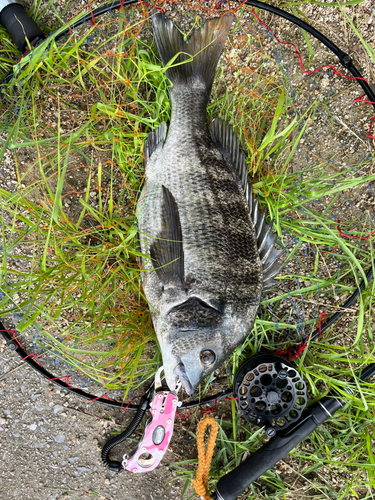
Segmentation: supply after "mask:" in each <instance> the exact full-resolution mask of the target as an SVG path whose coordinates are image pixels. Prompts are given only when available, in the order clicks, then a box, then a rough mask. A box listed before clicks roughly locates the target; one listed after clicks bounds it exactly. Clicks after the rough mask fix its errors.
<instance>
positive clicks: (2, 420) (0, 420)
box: [0, 417, 7, 425]
mask: <svg viewBox="0 0 375 500" xmlns="http://www.w3.org/2000/svg"><path fill="white" fill-rule="evenodd" d="M6 423H7V419H6V418H3V417H0V425H5V424H6Z"/></svg>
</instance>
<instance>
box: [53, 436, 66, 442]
mask: <svg viewBox="0 0 375 500" xmlns="http://www.w3.org/2000/svg"><path fill="white" fill-rule="evenodd" d="M64 441H65V435H64V434H58V435H57V436H56V437H55V442H56V443H63V442H64Z"/></svg>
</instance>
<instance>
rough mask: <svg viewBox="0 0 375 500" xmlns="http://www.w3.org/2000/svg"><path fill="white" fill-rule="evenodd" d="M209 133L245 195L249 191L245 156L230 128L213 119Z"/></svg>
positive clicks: (219, 120)
mask: <svg viewBox="0 0 375 500" xmlns="http://www.w3.org/2000/svg"><path fill="white" fill-rule="evenodd" d="M210 133H211V138H212V140H213V142H214V143H215V144H216V145H217V146H219V147H220V148H221V150H222V152H223V155H224V158H225V159H226V160H229V162H230V163H231V164H232V165H233V167H234V169H235V171H236V174H237V176H238V178H239V179H240V181H241V185H242V189H243V190H244V192H245V193H246V192H247V190H248V189H249V182H248V171H247V166H246V163H245V155H244V154H243V152H242V150H241V148H240V143H239V141H238V139H237V136H236V134H235V133H234V132H233V129H232V127H231V126H230V125H228V124H227V123H226V122H225V121H224V120H221V119H220V118H214V119H213V120H212V122H211V125H210Z"/></svg>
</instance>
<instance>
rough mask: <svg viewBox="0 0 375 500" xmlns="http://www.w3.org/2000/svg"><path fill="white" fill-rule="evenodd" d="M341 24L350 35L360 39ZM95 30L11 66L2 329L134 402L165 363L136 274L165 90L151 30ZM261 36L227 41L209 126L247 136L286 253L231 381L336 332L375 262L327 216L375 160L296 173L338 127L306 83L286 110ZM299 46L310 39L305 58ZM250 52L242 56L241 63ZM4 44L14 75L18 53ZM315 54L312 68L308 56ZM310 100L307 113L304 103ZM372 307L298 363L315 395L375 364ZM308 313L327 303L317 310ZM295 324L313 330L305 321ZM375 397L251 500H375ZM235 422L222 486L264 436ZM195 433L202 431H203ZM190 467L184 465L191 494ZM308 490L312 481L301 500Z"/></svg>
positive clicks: (219, 456) (354, 191) (362, 231)
mask: <svg viewBox="0 0 375 500" xmlns="http://www.w3.org/2000/svg"><path fill="white" fill-rule="evenodd" d="M301 3H303V2H294V3H293V2H292V3H289V4H290V5H292V4H293V5H300V4H301ZM317 3H319V2H317ZM358 3H359V2H349V3H348V5H352V4H353V5H354V4H358ZM41 5H42V4H41V2H35V4H34V9H36V10H34V14H35V15H36V16H37V17H38V16H40V18H41V19H42V17H43V10H41ZM51 6H52V2H51ZM196 12H197V11H194V13H196ZM60 17H64V16H63V14H61V15H60ZM348 22H349V26H350V27H351V29H353V31H354V32H356V30H358V26H356V24H355V23H351V21H350V19H348ZM350 23H351V24H350ZM98 25H99V27H100V31H99V32H98V31H97V30H96V29H95V27H87V26H86V27H85V28H82V30H81V31H80V32H79V34H77V35H76V37H75V38H69V39H67V40H65V41H60V42H58V43H54V42H52V43H51V44H50V45H49V46H48V48H47V43H45V44H44V45H41V46H40V47H38V48H37V49H36V50H35V51H33V52H32V53H31V55H30V57H29V58H25V59H24V60H23V61H21V63H20V64H18V65H17V66H16V68H15V77H14V79H13V81H12V82H11V83H10V84H9V85H8V86H7V87H5V88H4V89H3V90H4V92H5V93H6V96H5V101H4V102H5V103H6V109H4V120H6V133H7V138H6V141H5V143H4V144H3V148H2V151H3V152H4V151H5V149H6V148H9V149H10V150H11V151H12V152H13V154H14V156H15V158H16V174H17V181H18V184H17V190H15V191H13V192H12V191H10V192H8V191H6V190H5V189H4V188H1V189H0V200H1V201H0V204H1V207H2V209H3V210H4V211H5V212H3V213H5V214H6V215H5V216H4V224H3V226H2V243H1V245H2V246H3V247H4V248H5V247H6V248H7V254H8V255H7V254H6V253H5V252H4V253H3V256H2V265H1V269H0V273H1V274H0V276H1V290H2V292H3V294H4V296H3V298H2V299H1V302H0V317H1V316H8V315H9V314H10V313H12V312H14V313H17V314H20V315H21V316H22V317H21V319H20V322H19V323H18V325H17V330H18V332H19V335H20V337H21V340H25V341H27V340H28V339H29V338H30V335H31V333H30V332H31V327H32V326H33V325H34V326H35V325H36V326H37V327H38V329H39V330H40V337H37V338H36V342H37V343H38V342H39V344H40V348H42V349H44V350H52V351H53V353H54V355H55V356H56V357H59V358H61V359H62V360H63V361H64V363H65V364H64V365H63V367H66V366H70V367H71V369H72V371H74V372H76V373H78V374H79V376H81V377H83V378H86V379H89V380H92V381H93V383H94V384H95V386H96V387H97V388H101V390H102V391H105V390H109V391H110V390H121V391H122V393H123V397H124V399H126V398H127V396H128V392H129V391H133V390H134V389H136V388H137V387H138V386H139V385H141V384H142V383H144V381H145V380H149V379H151V378H152V376H153V374H154V372H155V369H156V367H157V366H158V365H159V364H160V362H161V356H160V353H159V351H158V347H157V343H156V339H155V335H154V332H153V328H152V323H151V318H150V314H149V311H148V308H147V303H146V301H145V298H144V295H143V290H142V287H141V272H142V270H140V269H139V267H138V265H137V257H138V256H139V251H138V248H137V241H136V233H137V228H136V220H135V206H136V202H137V198H138V195H139V192H140V188H141V184H142V179H143V143H144V140H145V138H146V137H147V133H148V132H149V131H151V130H154V129H155V128H156V127H157V126H158V124H159V123H160V122H161V121H166V122H167V123H168V120H169V116H170V102H169V97H168V87H169V82H168V80H167V78H166V76H165V71H164V70H163V69H162V67H161V63H160V61H159V59H158V55H157V51H156V48H155V46H154V45H153V44H152V43H151V42H150V39H149V38H147V37H144V38H140V37H139V31H140V29H141V28H142V25H143V18H142V17H134V18H133V19H132V20H130V21H126V20H124V19H123V18H121V17H120V19H118V18H116V17H114V18H113V20H112V21H111V20H110V19H105V20H102V21H101V22H99V21H98ZM119 25H120V26H119ZM56 27H57V26H56ZM250 28H251V23H250V21H248V22H247V24H245V29H244V32H243V33H242V34H241V35H240V36H238V37H237V39H236V40H234V39H231V41H230V42H229V43H228V44H227V47H226V52H225V56H224V58H223V63H222V64H221V66H220V67H219V68H218V73H217V77H216V79H215V84H214V88H213V92H212V98H211V101H210V104H209V107H208V117H209V119H211V118H212V117H215V116H220V117H221V118H223V119H225V120H227V121H229V122H230V123H231V124H232V125H233V127H234V129H235V131H236V133H237V134H238V136H239V137H240V140H241V143H242V144H243V146H244V149H245V152H246V155H247V159H248V160H247V161H248V166H249V172H250V175H251V177H252V178H253V179H254V190H255V192H256V194H257V196H258V197H259V199H260V202H261V205H262V207H263V208H265V207H267V208H268V210H269V213H270V215H271V217H272V219H273V221H274V229H275V231H276V232H277V234H278V238H279V241H280V243H281V244H282V245H285V246H286V247H287V248H288V250H289V255H288V263H289V265H288V267H286V270H285V271H284V272H283V274H282V275H281V276H280V277H279V280H278V281H279V286H278V288H277V290H275V293H273V294H269V295H267V296H266V297H264V298H263V301H262V314H261V315H260V316H259V317H258V318H257V320H256V323H255V327H254V333H255V339H256V341H255V342H254V338H253V337H251V338H249V339H248V340H247V341H246V342H245V343H244V345H243V346H241V348H240V349H238V350H237V351H236V352H235V353H234V354H233V356H232V358H231V359H230V360H229V361H228V364H227V367H226V368H227V371H228V373H229V376H228V380H229V382H232V375H231V374H232V373H235V372H236V370H237V368H238V367H239V366H240V365H241V363H242V362H243V361H244V360H245V359H246V358H247V357H248V356H249V355H251V354H253V353H254V352H255V351H256V349H257V348H259V347H260V346H261V345H264V346H271V348H273V347H275V346H278V347H279V346H284V345H290V344H291V343H293V342H296V341H298V340H299V338H300V331H301V329H302V328H303V327H304V328H306V331H311V329H312V328H313V327H316V326H317V318H318V317H319V314H320V313H321V312H322V310H326V311H327V317H328V316H329V315H330V313H331V312H334V311H335V310H336V309H337V305H339V304H341V303H343V302H344V301H345V299H346V298H347V297H348V296H349V295H350V294H351V293H352V292H353V291H354V289H355V287H356V285H357V284H358V283H359V282H360V280H361V279H363V276H364V273H365V271H366V270H367V268H368V266H369V263H370V261H371V260H373V259H374V250H373V240H374V239H373V238H372V239H368V240H363V241H362V242H361V245H360V248H359V246H358V244H357V243H358V240H355V239H347V238H340V237H339V233H338V231H337V222H336V220H335V219H332V218H330V217H329V213H330V212H331V211H334V210H335V207H336V206H337V204H339V203H340V200H341V196H349V198H352V199H353V200H355V199H356V196H357V195H359V194H360V193H361V192H362V190H363V189H365V188H366V187H367V185H368V183H371V182H372V183H373V181H374V179H375V175H373V174H371V169H370V168H368V167H369V165H370V163H371V158H369V157H367V156H366V154H363V155H362V156H361V159H360V161H359V162H357V161H354V160H353V162H354V163H355V171H353V165H347V166H346V167H345V166H343V165H341V162H342V157H341V156H340V154H341V153H340V150H339V148H336V149H332V151H329V152H328V153H327V154H326V156H324V155H323V154H322V155H320V156H319V155H316V154H315V153H314V151H315V150H314V151H311V150H308V152H309V154H310V160H311V161H310V162H309V163H304V162H303V151H306V148H305V150H304V149H303V148H304V147H305V146H303V143H302V142H301V140H302V139H304V138H307V139H310V137H315V139H314V140H315V144H318V141H319V138H318V136H317V135H314V127H315V128H316V129H319V128H320V127H324V132H325V135H328V136H329V137H330V138H331V139H332V141H333V139H334V138H335V135H336V134H338V133H339V130H338V128H337V126H336V124H335V122H334V120H333V118H331V117H328V118H327V119H326V120H325V121H322V115H323V113H324V112H326V111H327V110H328V106H329V105H330V103H329V102H328V100H327V99H323V101H320V100H319V99H318V98H317V97H315V94H313V92H312V90H311V89H310V87H309V84H308V82H307V81H304V80H301V82H300V83H299V85H298V87H296V88H297V94H296V95H295V96H294V97H293V99H291V93H290V88H289V86H288V78H287V76H288V75H286V76H283V74H282V71H281V70H282V69H283V68H281V69H280V68H279V66H278V64H277V63H276V62H275V60H274V53H273V47H274V46H275V45H273V46H272V47H269V46H267V44H266V43H265V41H264V38H263V36H262V35H261V34H258V33H257V32H256V31H255V32H254V31H251V30H250ZM304 36H306V34H304V35H303V34H302V33H301V34H300V42H301V44H302V41H303V40H305V42H306V38H303V37H304ZM2 38H3V39H4V40H5V38H4V35H3V37H2ZM5 43H8V42H4V44H5ZM245 44H248V45H249V46H250V47H251V50H250V51H249V52H247V51H244V52H241V51H242V49H241V47H242V46H244V45H245ZM4 46H5V49H4V54H7V56H6V57H8V58H9V60H12V58H13V55H14V51H13V52H12V50H11V49H9V47H10V45H4ZM364 46H365V49H366V50H370V49H369V47H366V45H365V44H364ZM7 47H8V48H7ZM259 54H261V56H260V55H259ZM240 56H241V57H240ZM306 57H307V58H309V59H310V58H311V61H313V60H314V48H313V45H312V44H311V43H308V44H307V49H306ZM0 63H1V59H0ZM7 64H8V63H7V61H4V66H1V67H0V69H5V68H7V67H8V66H7ZM228 68H229V70H230V73H231V75H232V79H231V84H230V85H229V86H228V85H227V80H228V74H227V71H228ZM273 70H274V71H273ZM316 81H319V76H317V80H316ZM332 85H334V84H332ZM333 90H334V94H335V97H336V98H337V102H338V103H342V101H340V99H341V98H342V96H343V95H344V96H345V92H346V88H344V89H342V88H341V87H340V85H337V87H333ZM306 92H307V93H308V99H307V101H306V102H305V104H304V105H303V106H302V107H301V105H300V104H299V102H300V101H299V99H300V98H301V99H302V98H303V95H305V94H306ZM324 95H325V97H326V94H324ZM331 106H332V107H333V105H331ZM10 110H13V113H14V114H13V115H12V113H10ZM15 111H17V112H15ZM310 129H313V131H312V132H311V131H310ZM332 144H333V143H332ZM347 151H349V150H347ZM292 164H293V165H298V168H297V167H296V168H294V167H293V166H292ZM362 170H366V174H363V175H361V173H362ZM367 170H368V172H367ZM316 202H321V204H319V203H316ZM342 227H343V230H345V231H348V232H350V233H351V234H353V235H357V236H363V235H366V234H368V233H369V229H371V224H370V221H369V220H368V219H366V217H365V216H359V215H357V213H355V212H354V213H352V214H350V216H349V215H348V217H347V218H346V220H344V221H343V226H342ZM293 240H294V241H295V244H293ZM19 250H21V253H20V254H19ZM328 252H329V253H328ZM338 264H340V266H341V268H339V267H338ZM373 297H374V283H373V282H372V283H370V284H369V287H368V288H367V289H366V291H365V292H364V293H363V295H362V297H361V300H360V301H359V302H358V306H357V307H356V308H353V310H351V311H350V313H349V314H348V315H347V316H346V317H345V320H344V321H341V322H340V323H339V325H337V326H335V327H333V328H332V329H331V330H330V331H329V332H326V333H325V334H324V336H323V337H322V339H320V341H319V343H314V346H312V349H309V350H306V351H305V352H304V353H303V355H302V356H301V358H299V359H298V360H296V365H297V368H298V370H299V371H300V373H301V375H302V377H303V378H304V380H305V381H306V382H307V383H308V385H309V389H310V391H311V398H318V397H319V396H320V395H323V394H325V393H326V392H327V391H328V389H329V388H336V389H338V390H341V391H342V389H343V388H344V387H345V385H346V384H347V382H345V380H348V377H349V378H350V377H351V376H352V374H353V371H355V370H358V369H360V367H361V366H363V365H365V364H366V363H368V362H370V361H371V360H372V359H373V357H374V347H373V333H372V325H373V315H372V309H373ZM318 301H319V304H318ZM309 303H311V304H315V305H316V304H318V305H317V307H316V309H314V310H313V311H309V309H308V307H307V306H306V304H309ZM298 311H305V315H304V316H302V317H298V316H297V312H298ZM63 371H64V369H63ZM208 390H213V386H211V385H210V382H209V381H208V382H207V383H206V384H205V386H204V388H202V394H203V393H204V392H205V391H208ZM373 390H374V384H372V385H371V384H368V385H364V386H363V387H361V388H360V390H359V393H358V396H356V397H355V398H353V399H352V400H349V399H348V397H347V396H344V397H345V398H346V399H347V401H348V403H349V407H348V409H347V410H346V411H345V412H341V413H337V414H336V415H335V417H334V418H333V419H331V420H330V421H329V422H327V424H326V425H324V426H322V427H321V428H319V429H318V430H317V432H316V433H315V434H314V435H313V436H312V437H311V439H309V440H308V441H306V442H305V443H304V444H303V445H301V446H300V447H299V448H297V449H296V450H295V451H294V453H292V454H291V456H292V458H291V460H292V462H291V463H292V465H293V468H294V470H295V473H296V470H298V473H296V474H297V476H298V477H297V476H293V481H290V480H288V475H285V474H284V475H281V474H280V473H277V472H275V469H273V470H272V471H269V472H268V473H267V474H266V475H265V476H263V477H262V479H261V480H260V481H259V482H257V483H256V484H254V485H253V486H252V488H251V490H250V493H248V494H247V495H245V496H244V498H246V499H248V500H255V499H262V500H263V499H270V498H273V499H289V498H304V497H303V496H302V495H306V498H316V499H328V498H330V499H337V500H341V499H342V500H347V499H349V498H350V495H354V497H355V496H357V497H358V498H373V496H371V495H372V493H371V490H372V489H373V487H374V485H375V478H374V470H375V459H374V454H373V451H372V443H373V437H374V432H375V426H374V422H375V418H374V406H375V397H374V391H373ZM343 394H345V393H344V392H343ZM220 404H221V403H219V409H220ZM227 404H229V403H227ZM230 413H231V417H230V418H229V419H228V418H221V420H220V425H221V430H220V434H219V438H218V447H217V453H216V454H215V458H214V461H213V464H212V469H211V485H214V484H215V483H216V481H217V479H218V478H219V477H220V476H222V475H223V474H224V473H225V472H226V471H228V470H230V469H231V468H233V467H234V466H235V465H238V464H239V463H240V461H241V459H242V457H243V455H244V453H245V452H252V451H254V450H255V449H256V448H257V447H258V446H259V444H260V443H261V442H262V441H263V439H264V438H263V434H262V433H261V432H260V431H258V430H256V429H254V428H250V427H249V426H247V425H244V422H243V421H242V419H239V416H238V412H237V409H236V404H235V402H234V401H232V402H231V403H230ZM198 415H199V413H198ZM188 422H190V432H193V433H194V432H195V429H194V426H195V419H191V420H189V421H188ZM195 463H196V461H194V460H192V461H183V462H180V463H179V464H177V466H176V467H177V470H178V471H179V472H180V473H181V475H182V476H183V477H186V479H187V483H186V484H189V482H190V479H191V477H192V475H193V473H194V472H193V469H194V468H192V465H194V464H195ZM327 470H328V471H329V472H328V473H327ZM336 471H337V472H336ZM345 471H348V472H349V474H350V475H349V476H348V479H347V480H344V484H342V485H341V484H339V483H333V482H332V481H331V480H330V478H331V476H334V475H335V474H337V475H338V476H339V477H340V478H342V477H344V476H342V475H340V474H342V473H343V472H345ZM302 476H303V477H305V478H306V480H307V481H308V484H307V486H306V488H307V489H306V490H304V491H303V492H302V493H301V491H300V490H299V488H300V487H302V486H301V485H302V484H303V483H302V482H301V481H302ZM295 480H296V481H297V483H296V485H297V486H296V485H295V484H294V481H295ZM340 480H341V479H340ZM364 491H366V492H367V493H364Z"/></svg>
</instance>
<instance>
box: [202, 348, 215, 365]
mask: <svg viewBox="0 0 375 500" xmlns="http://www.w3.org/2000/svg"><path fill="white" fill-rule="evenodd" d="M215 359H216V355H215V353H214V352H213V351H211V350H210V349H205V350H204V351H201V363H203V364H204V365H206V366H209V365H212V363H214V362H215Z"/></svg>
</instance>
